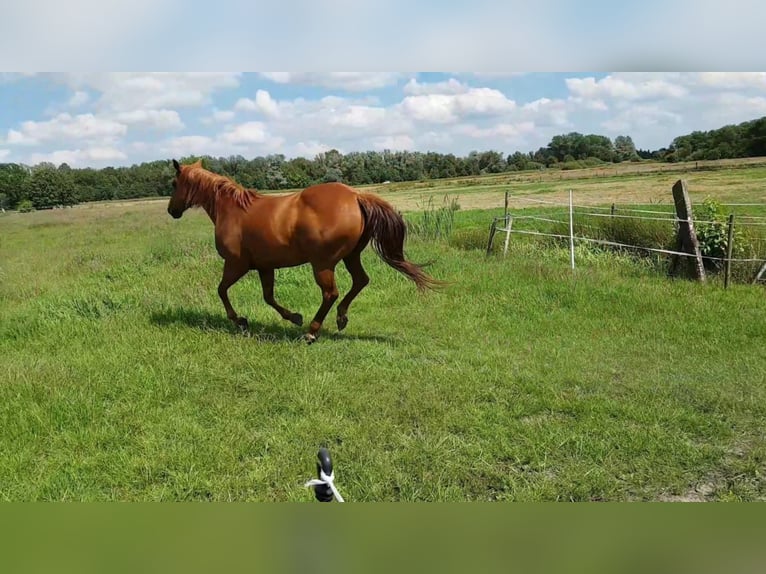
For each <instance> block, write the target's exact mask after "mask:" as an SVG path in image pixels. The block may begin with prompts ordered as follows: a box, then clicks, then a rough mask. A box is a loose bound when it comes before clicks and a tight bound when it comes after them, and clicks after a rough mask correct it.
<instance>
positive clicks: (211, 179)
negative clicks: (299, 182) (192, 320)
mask: <svg viewBox="0 0 766 574" xmlns="http://www.w3.org/2000/svg"><path fill="white" fill-rule="evenodd" d="M173 167H174V168H175V177H174V179H173V183H172V187H173V192H172V195H171V197H170V201H169V202H168V208H167V210H168V213H169V214H170V216H171V217H173V218H174V219H179V218H180V217H181V216H182V215H183V214H184V212H185V211H186V210H187V209H189V208H195V207H201V208H202V209H203V210H204V211H205V212H206V213H207V215H208V216H209V217H210V220H211V221H212V222H213V225H214V228H215V247H216V251H217V252H218V254H219V255H220V256H221V258H222V259H223V261H224V264H223V276H222V278H221V281H220V283H219V285H218V296H219V297H220V299H221V302H222V303H223V306H224V309H225V310H226V316H227V317H228V318H229V319H230V320H231V321H232V322H233V323H234V324H235V325H237V326H238V327H239V328H240V329H241V330H242V331H243V332H248V331H249V325H248V321H247V319H246V318H245V317H241V316H239V315H238V314H237V313H236V311H235V310H234V308H233V307H232V305H231V302H230V301H229V296H228V291H229V288H230V287H231V286H232V285H234V284H235V283H236V282H237V281H239V280H240V279H241V278H242V277H244V276H245V275H246V274H247V273H248V272H249V271H251V270H255V271H257V272H258V275H259V276H260V280H261V287H262V289H263V300H264V301H265V302H266V303H267V304H268V305H269V306H271V307H273V308H274V309H275V310H276V311H277V313H279V315H280V316H281V317H282V318H283V319H285V320H287V321H289V322H291V323H293V324H294V325H297V326H298V327H302V326H303V317H302V316H301V315H300V314H299V313H294V312H292V311H290V310H289V309H287V308H285V307H283V306H282V305H280V304H279V303H277V301H276V299H275V298H274V271H275V270H276V269H280V268H285V267H296V266H299V265H305V264H309V265H311V267H312V269H313V272H314V280H315V281H316V284H317V285H318V286H319V288H320V290H321V292H322V302H321V304H320V306H319V309H318V310H317V312H316V314H315V315H314V318H313V320H312V321H311V324H310V325H309V330H308V332H307V333H306V334H305V335H304V338H305V340H306V341H307V342H308V344H311V343H314V342H315V341H316V340H317V338H318V336H319V331H320V329H321V328H322V323H323V322H324V320H325V317H326V316H327V313H328V312H329V311H330V309H331V308H332V306H333V305H334V304H335V302H336V300H337V299H338V296H339V293H338V288H337V286H336V283H335V268H336V266H337V265H338V263H340V261H343V263H344V265H345V267H346V269H347V270H348V272H349V273H350V274H351V279H352V284H351V288H350V289H349V292H348V293H347V294H346V296H345V297H344V298H343V299H342V300H341V302H340V304H339V305H338V309H337V325H338V331H342V330H343V329H345V327H346V326H347V324H348V309H349V306H350V305H351V302H352V301H353V300H354V299H355V298H356V296H357V295H359V293H360V292H361V291H362V289H364V288H365V287H366V286H367V285H368V284H369V282H370V278H369V276H368V275H367V273H366V272H365V270H364V268H363V267H362V261H361V254H362V251H364V249H365V248H366V247H367V245H368V244H369V243H370V242H372V245H373V248H374V250H375V251H376V252H377V254H378V256H379V257H380V258H381V259H382V260H383V261H384V262H385V263H387V264H388V265H389V266H390V267H392V268H393V269H395V270H396V271H398V272H400V273H401V274H403V275H404V276H405V277H407V278H409V279H411V280H412V281H413V282H414V283H415V285H416V286H417V288H418V290H419V291H420V292H423V291H425V290H428V289H430V290H434V289H438V288H440V287H441V286H442V285H444V284H445V282H443V281H439V280H436V279H434V278H433V277H430V276H429V275H427V274H426V273H425V272H424V271H423V269H422V267H424V265H417V264H415V263H412V262H411V261H408V260H406V259H405V256H404V251H403V249H404V241H405V236H406V232H407V226H406V223H405V221H404V219H403V218H402V216H401V214H400V213H399V212H398V211H396V210H395V209H394V208H393V206H391V204H390V203H388V202H387V201H385V200H384V199H382V198H381V197H379V196H377V195H375V194H373V193H365V192H361V191H358V190H356V189H354V188H352V187H350V186H348V185H345V184H343V183H338V182H330V183H320V184H316V185H312V186H309V187H307V188H305V189H303V190H301V191H297V192H294V193H291V194H287V195H281V196H275V195H267V194H263V193H260V192H258V191H257V190H255V189H249V188H245V187H243V186H242V185H240V184H238V183H236V182H235V181H233V180H232V179H230V178H228V177H226V176H222V175H218V174H215V173H213V172H211V171H208V170H207V169H205V168H204V167H203V166H202V162H201V161H200V160H198V161H196V162H194V163H192V164H186V165H181V164H179V162H178V161H177V160H175V159H174V160H173Z"/></svg>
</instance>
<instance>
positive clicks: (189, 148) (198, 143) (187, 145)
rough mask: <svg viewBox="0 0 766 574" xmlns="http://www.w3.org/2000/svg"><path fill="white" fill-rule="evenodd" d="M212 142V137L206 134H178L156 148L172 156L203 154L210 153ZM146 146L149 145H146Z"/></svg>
mask: <svg viewBox="0 0 766 574" xmlns="http://www.w3.org/2000/svg"><path fill="white" fill-rule="evenodd" d="M214 143H215V142H214V141H213V138H210V137H208V136H200V135H193V136H179V137H176V138H171V139H169V140H167V141H164V142H162V143H160V144H159V146H158V150H159V152H160V154H161V155H164V156H170V157H174V158H179V157H184V156H187V155H204V154H209V153H210V150H211V149H212V148H213V144H214ZM146 147H150V146H148V145H147V146H146Z"/></svg>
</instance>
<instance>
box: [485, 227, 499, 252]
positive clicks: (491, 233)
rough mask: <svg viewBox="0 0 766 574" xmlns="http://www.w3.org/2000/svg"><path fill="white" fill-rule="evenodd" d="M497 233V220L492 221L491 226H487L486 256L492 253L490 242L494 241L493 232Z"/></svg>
mask: <svg viewBox="0 0 766 574" xmlns="http://www.w3.org/2000/svg"><path fill="white" fill-rule="evenodd" d="M496 231H497V218H493V219H492V225H490V226H489V241H487V255H489V254H490V253H491V252H492V242H493V241H494V239H495V232H496Z"/></svg>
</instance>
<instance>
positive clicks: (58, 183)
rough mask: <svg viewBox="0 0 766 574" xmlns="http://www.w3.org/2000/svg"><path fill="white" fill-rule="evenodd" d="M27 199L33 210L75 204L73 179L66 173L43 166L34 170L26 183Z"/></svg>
mask: <svg viewBox="0 0 766 574" xmlns="http://www.w3.org/2000/svg"><path fill="white" fill-rule="evenodd" d="M27 190H28V191H27V197H29V199H30V201H31V202H32V205H34V206H35V209H46V208H50V207H53V206H56V205H74V204H75V203H77V196H76V188H75V185H74V179H73V178H72V176H71V174H70V173H68V172H66V171H59V170H57V169H56V168H55V167H50V166H48V165H44V166H42V167H38V168H36V169H35V170H34V171H33V172H32V175H31V176H30V178H29V180H28V182H27Z"/></svg>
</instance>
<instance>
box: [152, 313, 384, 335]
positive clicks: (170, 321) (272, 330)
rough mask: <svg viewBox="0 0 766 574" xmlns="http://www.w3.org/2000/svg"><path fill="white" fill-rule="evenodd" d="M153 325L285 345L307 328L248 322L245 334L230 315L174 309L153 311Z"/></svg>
mask: <svg viewBox="0 0 766 574" xmlns="http://www.w3.org/2000/svg"><path fill="white" fill-rule="evenodd" d="M150 320H151V322H152V323H153V324H155V325H157V326H159V327H172V326H177V325H182V326H186V327H188V328H190V329H195V330H198V331H203V332H223V333H229V334H231V335H233V336H239V337H248V338H252V339H256V340H258V341H262V342H284V341H300V342H302V341H303V336H304V334H305V332H306V329H305V328H301V327H296V326H292V325H289V324H287V323H286V324H285V325H279V324H276V323H262V322H260V321H256V320H254V319H251V318H250V317H248V318H247V321H248V324H249V329H248V331H247V332H243V331H241V330H240V329H239V327H237V326H236V325H234V323H232V322H231V321H230V320H229V319H228V317H226V315H223V314H217V313H210V312H207V311H199V310H195V309H185V308H183V307H175V308H172V309H163V310H162V311H153V312H152V313H151V315H150ZM323 339H328V340H336V339H339V340H342V339H349V340H356V341H372V342H377V343H391V342H393V339H391V338H390V337H385V336H378V335H354V334H352V333H342V332H338V331H335V330H333V331H326V330H323V331H320V336H319V342H321V341H322V340H323Z"/></svg>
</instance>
